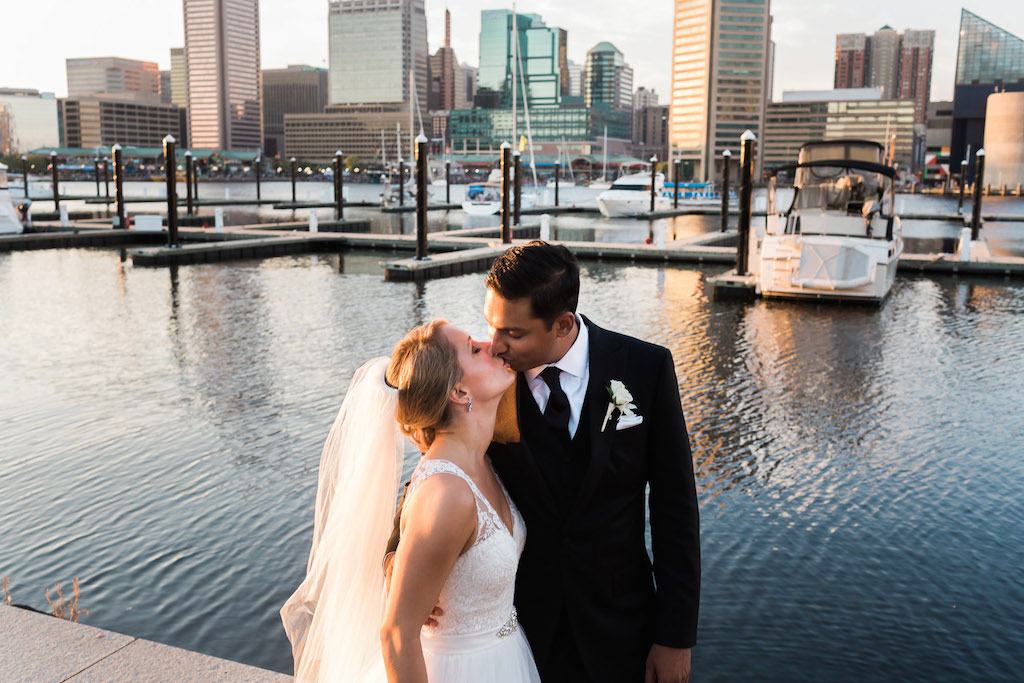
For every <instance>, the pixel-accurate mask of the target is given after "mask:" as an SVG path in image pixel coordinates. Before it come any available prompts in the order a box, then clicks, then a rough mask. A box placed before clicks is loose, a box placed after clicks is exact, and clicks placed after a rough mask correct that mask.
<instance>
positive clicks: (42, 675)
mask: <svg viewBox="0 0 1024 683" xmlns="http://www.w3.org/2000/svg"><path fill="white" fill-rule="evenodd" d="M0 642H2V643H3V644H4V647H3V649H2V650H0V671H3V672H4V676H3V678H4V680H6V681H68V680H71V681H76V682H77V681H83V682H84V681H214V680H216V681H228V680H230V681H253V682H254V683H286V682H287V681H291V680H292V678H291V676H286V675H284V674H280V673H277V672H276V671H268V670H266V669H259V668H257V667H254V666H249V665H247V664H240V663H238V662H232V661H228V660H226V659H220V658H218V657H212V656H210V655H204V654H200V653H198V652H190V651H188V650H183V649H181V648H177V647H172V646H170V645H162V644H160V643H154V642H153V641H150V640H143V639H142V638H136V637H134V636H128V635H124V634H122V633H115V632H114V631H106V630H103V629H99V628H96V627H94V626H87V625H85V624H79V623H74V622H70V621H67V620H64V619H57V618H56V617H52V616H50V615H48V614H40V613H38V612H33V611H30V610H26V609H20V608H18V607H10V606H7V605H4V604H0Z"/></svg>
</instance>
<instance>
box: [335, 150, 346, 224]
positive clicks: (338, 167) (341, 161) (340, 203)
mask: <svg viewBox="0 0 1024 683" xmlns="http://www.w3.org/2000/svg"><path fill="white" fill-rule="evenodd" d="M334 213H335V216H336V219H337V220H339V221H340V220H341V219H343V218H344V217H345V157H344V156H342V154H341V150H340V149H339V150H338V151H336V152H335V153H334Z"/></svg>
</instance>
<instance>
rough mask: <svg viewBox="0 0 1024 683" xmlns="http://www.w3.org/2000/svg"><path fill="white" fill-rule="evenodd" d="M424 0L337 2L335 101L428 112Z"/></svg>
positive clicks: (333, 14)
mask: <svg viewBox="0 0 1024 683" xmlns="http://www.w3.org/2000/svg"><path fill="white" fill-rule="evenodd" d="M423 2H424V0H332V1H331V3H330V9H329V15H328V31H329V49H330V71H329V75H328V87H329V89H330V93H329V97H328V101H329V103H330V104H345V105H365V104H383V105H394V106H396V107H398V108H403V109H407V108H408V107H409V106H413V103H412V102H410V101H409V100H410V97H409V78H410V75H411V77H412V78H413V89H414V91H415V99H416V100H418V102H419V108H420V111H421V112H423V114H424V115H426V112H427V106H428V101H427V92H428V69H429V67H428V62H427V60H428V53H427V17H426V13H425V11H424V5H423Z"/></svg>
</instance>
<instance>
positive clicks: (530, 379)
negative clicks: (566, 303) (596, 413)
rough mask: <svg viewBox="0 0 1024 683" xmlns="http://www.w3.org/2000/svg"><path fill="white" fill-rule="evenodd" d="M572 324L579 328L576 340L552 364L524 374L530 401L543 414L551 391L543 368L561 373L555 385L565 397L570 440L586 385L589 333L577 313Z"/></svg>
mask: <svg viewBox="0 0 1024 683" xmlns="http://www.w3.org/2000/svg"><path fill="white" fill-rule="evenodd" d="M576 325H577V326H578V327H579V330H580V331H579V334H578V335H576V341H575V342H573V345H572V346H571V347H569V350H568V351H566V352H565V355H564V356H562V357H561V358H560V359H559V360H558V361H556V362H554V363H549V364H548V365H541V366H538V367H536V368H532V369H530V370H527V371H526V372H525V373H524V374H525V375H526V383H527V385H529V387H530V393H531V394H533V398H534V400H535V401H537V407H538V408H540V412H541V413H542V414H543V413H544V410H545V409H546V408H547V407H548V398H549V397H550V396H551V389H550V388H549V387H548V385H547V383H546V382H545V381H544V378H543V377H541V376H540V373H541V372H543V371H544V368H547V367H551V366H552V365H553V366H554V367H556V368H558V369H559V370H561V371H562V372H561V373H559V375H558V383H559V384H560V385H561V386H562V391H564V392H565V395H566V396H567V397H568V398H569V436H570V438H571V437H575V436H576V428H577V427H579V424H580V413H581V412H583V400H584V399H585V398H586V397H587V384H588V383H589V382H590V331H589V330H587V325H586V324H585V323H584V322H583V319H582V318H581V317H580V315H579V314H578V313H577V314H576Z"/></svg>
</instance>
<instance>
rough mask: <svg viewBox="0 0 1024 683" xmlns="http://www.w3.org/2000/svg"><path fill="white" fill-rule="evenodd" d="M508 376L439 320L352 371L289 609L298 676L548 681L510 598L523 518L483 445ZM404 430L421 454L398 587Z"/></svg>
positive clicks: (407, 511) (405, 518) (480, 347)
mask: <svg viewBox="0 0 1024 683" xmlns="http://www.w3.org/2000/svg"><path fill="white" fill-rule="evenodd" d="M514 382H515V373H514V372H513V371H512V370H511V369H510V368H509V367H508V365H507V364H506V363H505V362H504V361H503V360H502V359H500V358H498V357H495V356H492V355H491V354H490V353H489V344H488V343H480V342H476V341H473V339H471V338H470V336H469V335H468V334H466V333H465V332H463V331H461V330H459V329H457V328H455V327H453V326H451V325H449V324H447V323H446V322H445V321H443V320H435V321H433V322H430V323H427V324H426V325H422V326H420V327H417V328H416V329H414V330H413V331H412V332H410V333H409V334H408V335H406V336H405V338H403V339H402V340H401V341H400V342H399V343H398V345H397V346H396V347H395V350H394V352H393V353H392V355H391V357H390V358H378V359H376V360H373V361H370V362H368V363H367V364H365V365H364V366H363V367H361V368H360V369H359V370H358V371H357V372H356V374H355V376H354V377H353V379H352V383H351V385H350V386H349V390H348V393H347V394H346V396H345V400H344V401H343V403H342V406H341V410H340V411H339V412H338V416H337V418H336V419H335V422H334V426H333V427H332V429H331V432H330V434H329V435H328V438H327V443H326V444H325V445H324V450H323V455H322V456H321V460H320V472H319V483H318V490H317V498H316V514H315V520H314V527H313V547H312V550H311V551H310V556H309V563H308V565H307V570H306V578H305V580H304V581H303V582H302V584H301V585H300V586H299V588H298V589H297V590H296V591H295V593H294V594H293V595H292V596H291V597H290V598H289V599H288V602H287V603H286V604H285V605H284V607H283V608H282V609H281V617H282V620H283V621H284V626H285V631H286V632H287V634H288V638H289V640H291V643H292V651H293V655H294V658H295V676H296V678H297V679H298V680H300V681H374V682H376V681H384V680H385V679H386V680H389V681H402V682H403V683H404V682H406V681H430V682H431V683H441V682H444V683H459V682H463V681H465V682H469V681H509V682H514V683H518V682H520V681H521V682H523V683H536V682H538V681H539V680H540V677H539V675H538V673H537V668H536V665H535V664H534V661H533V656H532V654H531V652H530V647H529V645H528V644H527V642H526V638H525V636H524V634H523V631H522V629H521V628H519V625H518V622H517V619H516V611H515V607H514V606H513V604H512V601H513V595H514V592H515V579H516V569H517V567H518V563H519V556H520V554H521V553H522V551H523V545H524V543H525V540H526V528H525V525H524V523H523V518H522V516H521V515H520V514H519V511H518V510H517V509H516V507H515V506H514V505H513V504H512V501H511V499H510V498H509V497H508V495H507V493H506V491H505V489H504V486H503V485H502V484H501V482H500V481H499V480H498V478H497V477H496V475H495V473H494V470H493V469H492V468H491V466H490V462H489V461H488V458H487V455H486V450H487V447H488V445H489V444H490V442H491V440H492V437H493V435H494V425H495V419H496V415H497V410H498V403H499V401H500V399H501V396H502V395H503V394H504V393H505V391H506V390H507V389H509V387H511V386H512V384H513V383H514ZM399 430H400V431H401V433H404V434H405V435H406V436H407V437H409V439H411V440H412V441H413V443H415V444H416V446H417V447H418V448H419V449H420V451H421V453H422V458H421V459H420V462H419V464H418V465H417V466H416V469H415V470H414V472H413V476H412V480H411V482H410V485H409V489H408V491H407V493H406V500H405V504H404V509H403V512H402V519H401V539H402V541H401V543H400V544H399V546H398V551H397V554H396V556H395V561H394V569H393V572H392V579H391V584H390V588H389V589H388V588H386V587H385V585H384V573H383V571H382V568H381V560H382V558H383V556H384V553H385V549H386V546H387V542H388V537H389V536H390V534H391V530H392V518H393V515H394V513H395V504H396V496H397V491H398V484H399V479H400V476H401V465H402V450H403V449H402V439H401V435H400V434H399ZM435 605H436V606H437V607H440V609H441V613H442V614H443V616H442V617H439V618H438V619H437V620H436V621H434V620H433V619H431V621H430V623H429V625H424V624H425V622H427V620H428V619H430V617H431V614H432V610H433V609H434V607H435Z"/></svg>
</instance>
